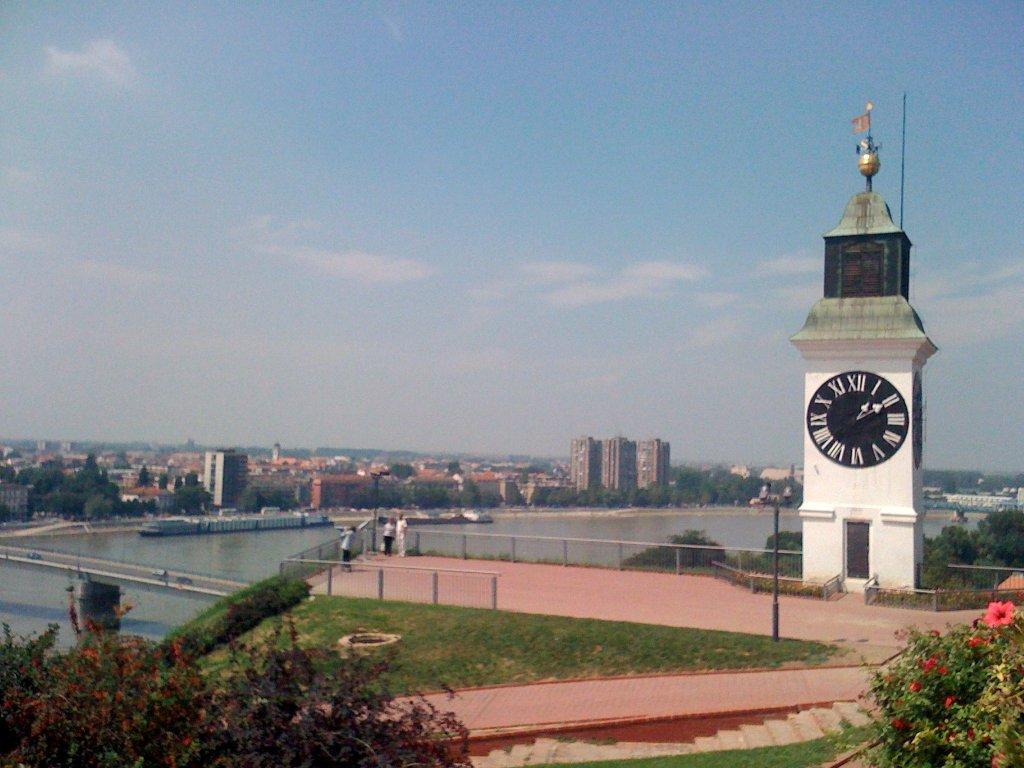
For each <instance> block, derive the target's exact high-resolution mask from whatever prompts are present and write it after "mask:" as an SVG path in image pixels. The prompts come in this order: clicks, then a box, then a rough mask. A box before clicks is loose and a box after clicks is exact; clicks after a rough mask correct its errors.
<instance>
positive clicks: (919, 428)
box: [911, 371, 924, 469]
mask: <svg viewBox="0 0 1024 768" xmlns="http://www.w3.org/2000/svg"><path fill="white" fill-rule="evenodd" d="M913 401H914V402H913V403H912V404H911V407H912V408H913V419H914V423H913V425H912V428H913V437H912V438H911V439H912V440H913V441H914V469H920V468H921V454H922V453H923V452H924V451H923V449H924V396H923V395H922V394H921V372H920V371H916V372H915V373H914V396H913Z"/></svg>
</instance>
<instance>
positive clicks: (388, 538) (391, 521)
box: [384, 517, 396, 557]
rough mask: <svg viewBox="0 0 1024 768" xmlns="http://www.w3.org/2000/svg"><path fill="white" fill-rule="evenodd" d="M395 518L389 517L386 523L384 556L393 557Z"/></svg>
mask: <svg viewBox="0 0 1024 768" xmlns="http://www.w3.org/2000/svg"><path fill="white" fill-rule="evenodd" d="M395 528H396V526H395V518H393V517H389V518H388V521H387V522H386V523H384V554H385V555H386V556H388V557H391V546H392V544H394V543H395Z"/></svg>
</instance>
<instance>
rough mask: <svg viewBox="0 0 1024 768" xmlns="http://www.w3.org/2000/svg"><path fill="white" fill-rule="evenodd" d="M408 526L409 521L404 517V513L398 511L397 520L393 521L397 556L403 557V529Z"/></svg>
mask: <svg viewBox="0 0 1024 768" xmlns="http://www.w3.org/2000/svg"><path fill="white" fill-rule="evenodd" d="M408 527H409V521H408V520H406V519H405V515H404V514H402V513H401V512H399V513H398V522H397V523H395V535H396V539H397V541H396V542H395V543H396V544H398V556H399V557H405V529H406V528H408Z"/></svg>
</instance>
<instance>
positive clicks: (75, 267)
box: [69, 259, 167, 286]
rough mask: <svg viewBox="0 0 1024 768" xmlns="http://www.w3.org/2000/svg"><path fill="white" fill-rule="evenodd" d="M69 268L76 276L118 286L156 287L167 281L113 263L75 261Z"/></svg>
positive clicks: (160, 275)
mask: <svg viewBox="0 0 1024 768" xmlns="http://www.w3.org/2000/svg"><path fill="white" fill-rule="evenodd" d="M69 268H70V269H71V271H72V272H74V273H75V274H77V275H80V276H82V277H86V278H93V279H97V280H102V281H104V282H109V283H117V284H118V285H128V286H130V285H156V284H157V283H162V282H164V281H165V280H166V279H167V276H166V275H162V274H160V273H159V272H153V271H151V270H148V269H143V268H141V267H133V266H130V265H127V264H118V263H116V262H113V261H96V260H95V259H76V260H75V261H73V262H71V263H70V264H69Z"/></svg>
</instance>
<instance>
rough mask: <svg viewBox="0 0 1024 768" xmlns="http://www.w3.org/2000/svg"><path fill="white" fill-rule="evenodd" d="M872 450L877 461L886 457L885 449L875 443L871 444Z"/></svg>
mask: <svg viewBox="0 0 1024 768" xmlns="http://www.w3.org/2000/svg"><path fill="white" fill-rule="evenodd" d="M871 452H872V453H873V454H874V455H875V461H881V460H882V459H884V458H885V451H883V450H882V449H881V448H879V447H878V446H877V445H875V444H874V443H872V444H871Z"/></svg>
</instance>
